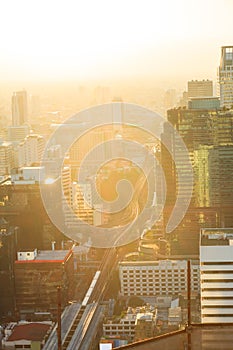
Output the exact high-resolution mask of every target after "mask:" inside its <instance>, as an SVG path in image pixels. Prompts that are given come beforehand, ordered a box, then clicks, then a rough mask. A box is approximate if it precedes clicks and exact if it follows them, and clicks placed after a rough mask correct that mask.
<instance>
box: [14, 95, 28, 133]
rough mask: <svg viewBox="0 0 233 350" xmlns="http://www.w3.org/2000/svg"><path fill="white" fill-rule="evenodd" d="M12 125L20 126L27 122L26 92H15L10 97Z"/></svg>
mask: <svg viewBox="0 0 233 350" xmlns="http://www.w3.org/2000/svg"><path fill="white" fill-rule="evenodd" d="M11 108H12V125H13V126H20V125H23V124H25V123H26V122H27V119H28V105H27V92H26V91H25V90H23V91H17V92H14V93H13V96H12V103H11Z"/></svg>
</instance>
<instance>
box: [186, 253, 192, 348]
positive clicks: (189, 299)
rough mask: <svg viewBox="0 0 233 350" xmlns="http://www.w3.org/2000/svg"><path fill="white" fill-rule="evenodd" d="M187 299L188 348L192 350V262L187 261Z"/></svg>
mask: <svg viewBox="0 0 233 350" xmlns="http://www.w3.org/2000/svg"><path fill="white" fill-rule="evenodd" d="M187 299H188V300H187V301H188V327H187V332H188V350H191V347H192V339H191V262H190V260H188V261H187Z"/></svg>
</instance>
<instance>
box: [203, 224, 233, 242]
mask: <svg viewBox="0 0 233 350" xmlns="http://www.w3.org/2000/svg"><path fill="white" fill-rule="evenodd" d="M218 245H233V228H209V229H201V246H218Z"/></svg>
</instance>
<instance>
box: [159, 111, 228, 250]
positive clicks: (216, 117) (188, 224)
mask: <svg viewBox="0 0 233 350" xmlns="http://www.w3.org/2000/svg"><path fill="white" fill-rule="evenodd" d="M167 119H168V121H169V122H170V123H171V124H172V125H173V127H174V128H175V129H176V130H177V132H178V133H179V134H180V136H181V137H182V139H183V141H184V142H185V144H186V147H187V150H188V152H189V157H190V161H191V163H192V166H193V170H194V182H193V189H194V191H193V196H192V200H191V205H190V207H189V209H188V211H187V212H186V214H185V217H184V219H183V222H182V224H181V225H179V226H178V227H177V228H176V229H175V230H174V232H173V235H174V237H173V238H174V239H173V244H172V247H171V251H172V252H173V254H178V252H177V251H176V252H174V251H173V247H174V246H175V244H176V243H175V242H177V241H178V244H177V249H179V251H180V248H181V247H182V246H183V243H185V245H184V246H183V247H184V248H185V249H183V248H182V250H183V253H184V254H185V253H186V254H187V253H188V252H190V254H194V252H195V253H196V254H197V253H198V249H199V230H200V227H224V226H225V227H231V226H233V214H232V213H233V211H232V209H233V207H232V202H231V199H232V195H231V193H232V190H231V187H232V185H231V175H230V174H231V170H230V169H231V163H232V161H231V157H232V155H231V154H232V146H231V145H232V144H233V113H232V111H222V110H215V111H214V110H206V109H204V110H198V109H180V108H177V109H172V110H169V111H168V117H167ZM168 133H170V134H168ZM164 134H165V135H166V137H167V139H168V140H169V142H170V148H171V149H172V150H173V151H172V152H173V153H172V157H171V156H170V155H169V154H168V152H166V150H164V147H162V165H163V169H164V172H165V176H166V184H167V202H166V207H165V211H164V222H165V224H166V222H167V220H168V218H169V216H170V215H171V214H170V213H171V210H172V209H173V207H174V204H175V199H176V196H177V194H178V193H180V194H182V193H185V191H186V187H187V186H186V183H185V182H183V183H182V186H180V187H181V188H179V187H178V183H177V176H176V169H177V168H179V169H181V170H182V173H183V175H184V180H185V172H186V168H185V167H184V166H183V163H184V161H183V159H182V157H179V159H177V160H176V164H175V163H174V159H176V150H177V147H176V138H175V136H174V133H172V132H171V128H169V127H166V124H165V127H164ZM163 137H164V136H162V140H163ZM187 171H188V169H187ZM187 175H188V173H187ZM223 179H224V180H223ZM216 184H217V186H218V187H216ZM224 186H225V187H226V188H224ZM217 191H220V192H221V194H220V192H219V194H218V196H217ZM210 212H211V215H210ZM214 213H215V214H214ZM209 220H210V221H209ZM215 220H216V221H215ZM210 225H211V226H210ZM216 225H217V226H216ZM182 242H183V243H182ZM191 242H192V244H190V243H191ZM189 249H190V250H189Z"/></svg>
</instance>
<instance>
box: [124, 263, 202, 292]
mask: <svg viewBox="0 0 233 350" xmlns="http://www.w3.org/2000/svg"><path fill="white" fill-rule="evenodd" d="M119 274H120V283H121V294H122V295H128V296H129V295H138V296H159V295H160V296H169V295H178V294H180V293H184V292H186V291H187V261H185V260H160V261H123V262H120V263H119ZM191 276H192V279H191V289H192V291H193V292H196V293H198V292H199V286H200V284H199V264H198V263H197V262H193V263H192V264H191Z"/></svg>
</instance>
